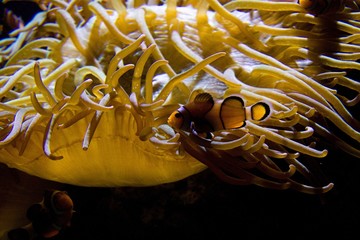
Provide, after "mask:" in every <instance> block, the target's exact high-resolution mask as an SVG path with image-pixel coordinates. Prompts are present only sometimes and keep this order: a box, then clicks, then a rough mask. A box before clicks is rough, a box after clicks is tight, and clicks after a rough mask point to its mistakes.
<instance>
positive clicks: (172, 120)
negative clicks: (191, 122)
mask: <svg viewBox="0 0 360 240" xmlns="http://www.w3.org/2000/svg"><path fill="white" fill-rule="evenodd" d="M183 123H184V116H183V115H182V114H181V113H180V112H179V111H175V112H173V113H172V114H171V115H170V117H169V118H168V124H169V125H170V127H173V128H175V129H180V128H181V126H182V125H183Z"/></svg>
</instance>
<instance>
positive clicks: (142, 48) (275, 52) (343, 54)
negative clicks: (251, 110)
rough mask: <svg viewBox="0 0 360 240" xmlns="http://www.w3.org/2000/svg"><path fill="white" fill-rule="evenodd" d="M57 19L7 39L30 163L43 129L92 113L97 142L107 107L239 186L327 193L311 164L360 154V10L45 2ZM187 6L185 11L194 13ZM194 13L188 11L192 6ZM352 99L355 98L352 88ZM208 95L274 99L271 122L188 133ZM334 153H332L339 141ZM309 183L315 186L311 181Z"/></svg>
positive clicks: (8, 130) (8, 89)
mask: <svg viewBox="0 0 360 240" xmlns="http://www.w3.org/2000/svg"><path fill="white" fill-rule="evenodd" d="M41 4H42V5H41V6H42V8H43V9H44V11H42V12H40V13H39V14H38V15H36V16H35V17H34V19H33V20H32V21H31V22H29V23H28V24H27V25H25V26H24V27H23V28H20V29H18V30H16V31H14V32H12V33H11V36H10V38H8V39H4V40H1V41H0V47H1V48H0V56H1V60H2V64H3V68H2V69H1V70H0V97H1V103H0V109H2V110H1V112H0V137H1V141H0V147H2V148H6V146H7V145H9V144H13V145H16V146H17V145H19V154H20V155H21V154H23V153H24V151H25V150H26V148H29V146H27V143H28V141H29V139H30V138H31V136H32V133H33V132H34V131H37V132H39V131H40V132H44V137H43V143H42V148H43V151H44V153H45V154H46V155H47V156H48V157H49V158H50V159H61V156H59V155H56V154H55V153H54V150H53V149H52V147H51V144H52V142H53V141H54V139H53V138H52V135H53V132H54V131H61V129H63V128H67V127H69V126H72V125H73V124H75V123H76V122H78V121H79V120H81V119H84V118H87V117H89V116H91V117H90V118H89V119H90V120H89V122H88V126H87V128H86V131H85V132H84V135H83V149H87V148H89V147H91V145H90V142H91V139H92V136H93V135H94V132H95V130H96V129H97V126H98V124H99V121H100V119H101V116H102V114H103V113H104V112H107V111H117V114H129V113H130V114H131V115H132V116H133V118H134V120H135V123H136V124H135V125H134V126H135V127H136V131H135V132H136V135H137V136H138V137H139V138H140V139H141V140H143V141H149V142H150V143H151V144H154V145H155V147H156V148H158V150H159V151H172V152H173V154H174V157H177V156H178V155H182V154H184V151H183V150H185V151H186V152H187V154H190V155H192V156H193V157H195V158H196V159H198V160H199V161H201V162H202V163H204V164H206V165H207V166H208V167H209V168H210V169H211V170H213V171H214V172H215V173H216V174H217V175H218V176H219V177H220V178H222V179H223V180H225V181H228V182H230V183H233V184H241V185H243V184H256V185H260V186H263V187H267V188H275V189H287V188H293V189H296V190H299V191H302V192H307V193H322V192H326V191H328V190H330V189H331V187H332V184H328V185H326V186H311V185H312V184H313V183H312V182H308V183H307V184H304V183H303V182H301V181H303V179H301V181H297V178H293V176H295V175H296V174H295V173H300V175H302V176H303V177H305V179H308V180H310V179H312V176H311V172H310V171H309V170H308V169H307V167H306V166H305V165H303V164H302V163H301V158H302V156H303V155H308V156H310V157H314V158H323V157H325V156H326V155H327V153H328V150H326V149H318V148H317V146H316V143H317V142H318V143H319V144H318V145H320V146H321V147H324V146H326V147H328V148H329V149H330V150H334V149H335V148H336V147H338V148H340V149H342V150H343V151H345V152H347V153H349V154H351V155H353V156H355V157H360V151H359V142H360V132H359V131H360V124H359V120H358V119H356V118H355V117H354V116H353V114H352V113H351V111H353V110H352V109H354V107H355V106H356V105H358V102H359V100H360V84H359V83H358V82H357V81H355V80H353V79H351V78H350V77H348V76H347V71H348V70H349V69H351V70H360V64H359V63H357V60H358V59H359V56H360V55H359V52H360V51H359V50H360V46H359V43H360V41H359V39H360V37H359V36H360V35H359V34H358V33H359V32H360V22H359V20H360V13H359V12H353V11H352V10H351V9H348V8H345V9H344V10H343V11H342V12H339V13H336V14H334V15H333V16H332V20H331V21H330V20H329V19H328V18H327V17H326V16H324V17H322V16H314V15H312V14H309V13H306V12H305V10H304V9H303V8H302V7H300V6H299V5H298V4H296V3H289V2H271V1H268V2H267V1H254V0H252V1H247V0H244V1H229V2H228V3H226V4H221V3H219V2H218V1H216V0H206V1H205V0H204V1H188V2H187V1H184V3H177V1H170V0H169V1H167V2H166V3H165V4H164V3H161V2H160V1H149V2H148V3H146V2H145V1H127V2H126V3H125V4H123V3H122V2H121V1H108V2H107V1H104V2H103V3H102V4H100V3H97V2H95V1H86V0H73V1H51V0H49V1H47V2H43V1H41ZM181 4H182V5H181ZM180 5H181V6H180ZM344 89H345V90H344ZM194 91H205V92H210V93H212V94H213V95H215V96H216V97H218V98H225V97H226V96H228V95H230V94H234V93H236V94H240V95H241V96H242V97H243V98H244V99H245V100H246V103H247V104H252V103H255V102H258V101H266V102H268V103H269V104H270V105H271V107H272V109H271V117H270V118H269V119H267V120H266V121H263V122H251V121H248V122H247V124H246V127H245V128H240V129H233V130H223V131H219V132H215V133H214V138H213V139H204V138H202V137H201V136H199V135H197V133H196V131H190V132H185V131H180V132H178V133H176V132H175V131H174V130H173V129H171V128H170V127H169V126H167V125H166V119H167V117H168V116H169V115H170V113H171V112H172V111H173V110H174V109H176V108H178V106H179V104H185V103H186V102H187V101H188V99H189V98H191V93H192V92H194ZM326 143H331V144H328V145H327V144H326ZM308 184H309V185H308Z"/></svg>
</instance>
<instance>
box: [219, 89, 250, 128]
mask: <svg viewBox="0 0 360 240" xmlns="http://www.w3.org/2000/svg"><path fill="white" fill-rule="evenodd" d="M220 119H221V122H222V125H223V127H224V129H235V128H241V127H244V126H245V120H246V116H245V106H244V101H243V99H242V98H241V97H239V96H230V97H228V98H225V99H224V101H223V102H222V104H221V108H220Z"/></svg>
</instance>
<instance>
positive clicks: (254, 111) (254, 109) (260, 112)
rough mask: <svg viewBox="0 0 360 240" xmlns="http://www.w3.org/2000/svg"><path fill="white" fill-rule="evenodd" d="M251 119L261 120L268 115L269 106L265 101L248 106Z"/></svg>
mask: <svg viewBox="0 0 360 240" xmlns="http://www.w3.org/2000/svg"><path fill="white" fill-rule="evenodd" d="M250 112H251V119H252V120H255V121H261V120H264V119H265V118H267V117H268V116H269V115H270V106H269V105H268V104H266V103H263V102H259V103H255V104H254V105H252V106H251V107H250Z"/></svg>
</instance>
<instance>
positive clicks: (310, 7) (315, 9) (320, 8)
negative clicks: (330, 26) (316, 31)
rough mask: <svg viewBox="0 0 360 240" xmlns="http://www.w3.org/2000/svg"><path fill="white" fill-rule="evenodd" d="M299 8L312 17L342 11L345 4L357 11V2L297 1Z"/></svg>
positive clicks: (344, 0) (350, 0)
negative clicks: (312, 15)
mask: <svg viewBox="0 0 360 240" xmlns="http://www.w3.org/2000/svg"><path fill="white" fill-rule="evenodd" d="M298 3H299V4H300V6H302V7H303V8H305V9H306V10H307V11H308V12H309V13H311V14H314V15H321V14H330V13H336V12H339V11H342V10H343V9H344V7H345V3H348V4H349V5H352V6H351V8H353V9H358V8H359V6H358V3H359V0H298Z"/></svg>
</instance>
